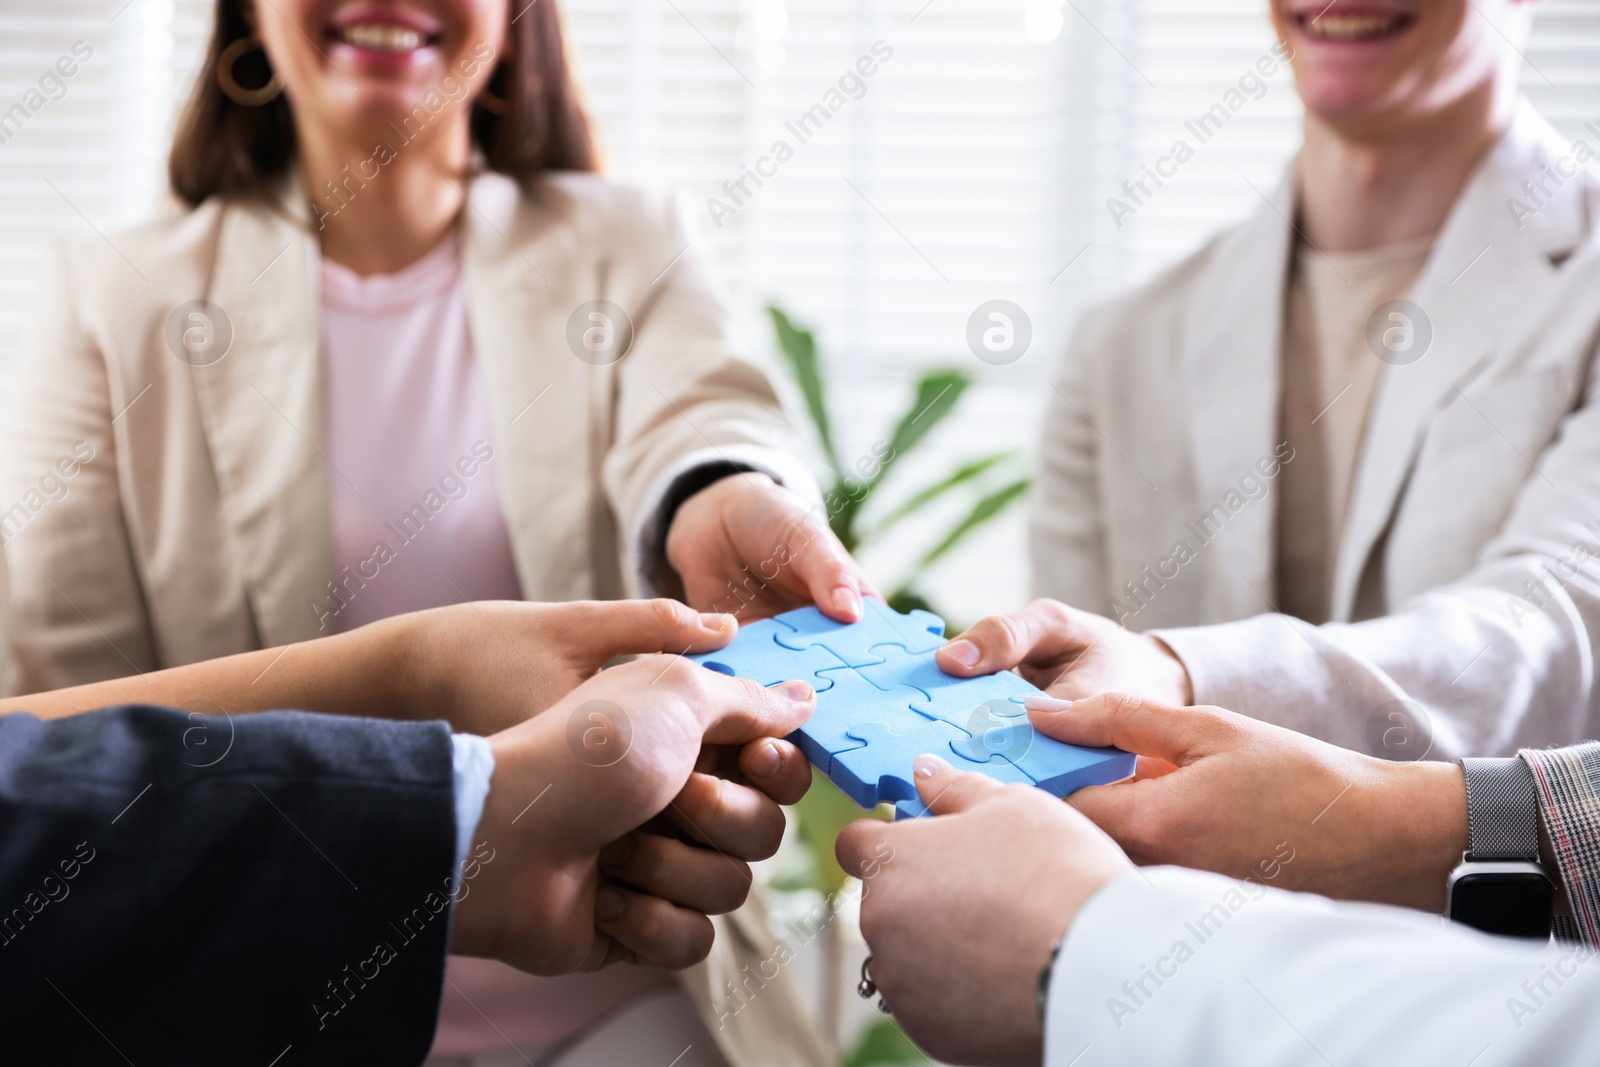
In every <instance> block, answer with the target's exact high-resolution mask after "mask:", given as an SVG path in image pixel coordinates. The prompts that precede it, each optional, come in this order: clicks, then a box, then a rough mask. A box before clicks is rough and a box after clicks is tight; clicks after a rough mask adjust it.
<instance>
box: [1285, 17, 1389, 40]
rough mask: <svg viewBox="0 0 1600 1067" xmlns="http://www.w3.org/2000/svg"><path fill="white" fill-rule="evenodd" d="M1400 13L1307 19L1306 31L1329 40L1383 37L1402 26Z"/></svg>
mask: <svg viewBox="0 0 1600 1067" xmlns="http://www.w3.org/2000/svg"><path fill="white" fill-rule="evenodd" d="M1401 21H1402V20H1401V18H1400V17H1399V16H1398V15H1334V14H1325V15H1323V16H1322V17H1321V18H1317V19H1307V20H1306V21H1305V23H1304V24H1303V25H1304V27H1305V31H1306V32H1307V33H1309V34H1310V35H1311V36H1313V37H1321V38H1323V39H1324V40H1329V41H1361V40H1366V39H1368V38H1372V37H1382V36H1384V35H1386V34H1389V33H1393V32H1394V31H1395V30H1396V29H1398V28H1399V27H1400V23H1401Z"/></svg>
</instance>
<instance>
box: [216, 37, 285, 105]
mask: <svg viewBox="0 0 1600 1067" xmlns="http://www.w3.org/2000/svg"><path fill="white" fill-rule="evenodd" d="M260 47H261V38H259V37H257V36H256V35H255V34H251V35H250V36H249V37H241V38H239V39H238V40H237V41H234V42H233V43H232V44H230V45H228V47H226V48H224V49H223V50H222V54H221V55H220V56H218V57H217V85H219V86H221V88H222V92H223V95H225V96H226V97H227V98H228V99H229V100H232V101H233V102H234V103H235V104H239V105H241V106H243V107H260V106H261V105H263V104H270V103H272V102H273V101H274V100H276V99H278V95H279V94H280V93H282V92H283V79H282V78H280V77H278V73H277V72H276V71H273V74H272V78H271V80H269V81H268V82H267V84H265V85H263V86H262V87H261V88H259V89H246V88H245V87H244V86H242V85H240V84H239V83H238V82H237V81H236V80H234V77H233V65H234V64H235V63H237V62H239V57H240V56H242V55H244V54H245V53H246V52H253V51H255V50H256V49H258V48H260Z"/></svg>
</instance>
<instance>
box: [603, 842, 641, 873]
mask: <svg viewBox="0 0 1600 1067" xmlns="http://www.w3.org/2000/svg"><path fill="white" fill-rule="evenodd" d="M637 847H638V846H637V844H636V843H635V842H634V840H633V835H632V834H629V835H628V836H627V837H619V838H617V839H616V840H615V841H613V842H611V844H609V845H607V846H606V847H605V848H603V849H601V850H600V866H602V867H613V868H614V867H620V866H622V865H623V864H624V863H627V862H628V860H629V859H631V858H632V857H633V850H634V849H635V848H637Z"/></svg>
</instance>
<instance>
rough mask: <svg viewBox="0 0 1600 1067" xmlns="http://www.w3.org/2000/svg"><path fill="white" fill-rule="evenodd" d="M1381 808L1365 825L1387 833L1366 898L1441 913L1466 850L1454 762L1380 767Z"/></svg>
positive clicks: (1463, 805)
mask: <svg viewBox="0 0 1600 1067" xmlns="http://www.w3.org/2000/svg"><path fill="white" fill-rule="evenodd" d="M1382 767H1383V768H1384V775H1385V777H1386V779H1387V782H1386V783H1385V786H1384V788H1383V789H1382V790H1381V793H1382V796H1383V801H1382V804H1383V810H1382V811H1379V812H1375V813H1373V814H1372V816H1371V817H1372V820H1373V821H1372V822H1371V823H1370V825H1374V826H1381V827H1384V828H1386V830H1387V831H1388V833H1387V835H1380V836H1383V838H1384V839H1381V840H1378V841H1376V842H1375V843H1376V844H1377V849H1376V850H1375V853H1374V855H1373V857H1372V860H1373V862H1372V864H1371V867H1372V870H1373V873H1374V875H1376V876H1377V877H1375V878H1374V881H1373V892H1372V894H1371V895H1370V899H1373V900H1377V901H1379V902H1381V903H1387V904H1399V905H1402V906H1405V907H1411V908H1419V909H1422V910H1424V911H1430V912H1436V913H1441V914H1442V913H1443V911H1444V906H1445V889H1446V886H1447V884H1448V883H1449V880H1450V872H1451V871H1453V870H1455V868H1456V867H1457V865H1459V864H1460V863H1461V856H1462V854H1463V853H1465V852H1466V850H1467V842H1468V835H1467V791H1466V784H1465V782H1464V781H1463V779H1462V775H1461V768H1460V767H1459V766H1457V765H1456V764H1454V763H1439V762H1431V761H1423V762H1418V763H1404V764H1389V763H1383V764H1382Z"/></svg>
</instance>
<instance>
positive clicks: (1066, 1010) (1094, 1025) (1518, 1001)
mask: <svg viewBox="0 0 1600 1067" xmlns="http://www.w3.org/2000/svg"><path fill="white" fill-rule="evenodd" d="M1595 955H1596V950H1595V949H1594V947H1593V946H1589V945H1573V944H1563V943H1550V942H1546V943H1533V942H1526V941H1516V940H1513V939H1510V938H1498V937H1489V936H1488V935H1486V934H1480V933H1477V932H1476V931H1472V930H1468V929H1465V928H1464V927H1459V926H1451V925H1450V924H1448V923H1446V922H1445V921H1444V920H1443V919H1440V918H1439V917H1437V916H1429V915H1424V914H1423V913H1421V912H1417V911H1410V910H1408V909H1405V908H1386V907H1379V906H1377V905H1373V904H1344V903H1335V902H1333V901H1330V900H1327V899H1326V898H1323V897H1316V896H1310V895H1307V894H1301V893H1285V892H1283V891H1282V890H1277V889H1269V888H1266V887H1264V886H1262V885H1260V884H1258V883H1250V882H1235V881H1233V880H1232V879H1228V878H1219V877H1217V876H1216V875H1212V874H1200V873H1197V872H1195V871H1185V870H1180V869H1179V868H1176V867H1154V868H1147V869H1146V870H1145V871H1144V872H1143V873H1142V874H1130V875H1126V876H1124V877H1122V878H1119V879H1118V880H1116V881H1115V882H1112V883H1111V884H1110V885H1108V886H1106V887H1105V888H1104V889H1102V890H1100V892H1099V893H1097V894H1095V896H1093V897H1092V898H1090V900H1089V902H1088V903H1087V904H1086V905H1084V907H1083V909H1082V910H1081V911H1080V912H1079V913H1078V917H1077V919H1076V920H1074V922H1073V925H1072V930H1071V932H1070V933H1069V934H1068V936H1067V939H1066V941H1065V943H1064V944H1063V945H1062V947H1061V953H1060V955H1059V956H1057V958H1056V964H1055V968H1054V970H1053V971H1052V978H1051V982H1050V999H1049V1001H1048V1004H1047V1012H1046V1017H1045V1057H1044V1062H1045V1065H1046V1067H1069V1065H1070V1067H1113V1065H1128V1067H1151V1065H1154V1064H1160V1065H1162V1067H1185V1065H1190V1064H1192V1065H1196V1067H1199V1065H1207V1067H1211V1065H1215V1067H1320V1065H1324V1064H1340V1065H1341V1067H1342V1065H1345V1064H1352V1065H1354V1064H1360V1065H1361V1067H1387V1065H1391V1064H1392V1065H1394V1067H1419V1065H1428V1067H1432V1065H1435V1064H1438V1065H1443V1064H1454V1065H1457V1067H1467V1065H1469V1064H1470V1065H1471V1067H1514V1065H1515V1067H1560V1065H1564V1064H1573V1065H1578V1064H1583V1065H1586V1067H1587V1065H1592V1064H1594V1063H1595V1062H1597V1061H1600V1012H1597V1011H1596V1010H1595V1007H1596V1005H1597V1003H1600V965H1596V964H1595V962H1594V959H1595Z"/></svg>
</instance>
